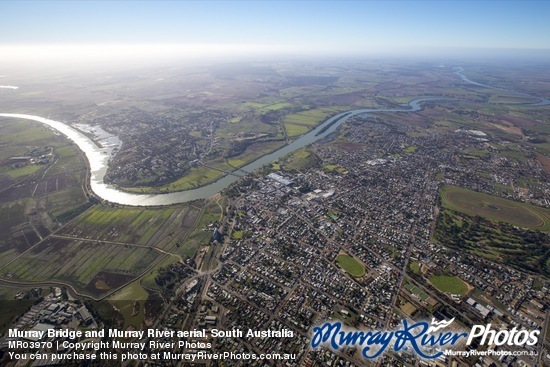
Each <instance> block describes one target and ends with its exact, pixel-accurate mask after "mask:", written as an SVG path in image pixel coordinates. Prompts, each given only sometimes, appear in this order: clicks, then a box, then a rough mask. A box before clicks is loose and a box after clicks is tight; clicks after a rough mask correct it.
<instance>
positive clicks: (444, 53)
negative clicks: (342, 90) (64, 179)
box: [0, 1, 550, 68]
mask: <svg viewBox="0 0 550 367" xmlns="http://www.w3.org/2000/svg"><path fill="white" fill-rule="evenodd" d="M0 11H1V13H2V14H3V21H2V24H1V25H0V52H1V54H2V61H1V64H0V66H3V67H8V65H9V64H12V65H13V64H15V65H16V66H17V67H19V68H20V67H22V66H23V67H31V66H37V65H41V66H46V67H51V65H53V64H57V65H60V64H64V65H66V64H71V65H79V64H80V65H82V64H88V65H94V66H98V63H100V64H105V65H108V64H111V63H116V62H123V63H126V64H127V63H128V61H131V62H132V65H136V64H139V63H145V62H150V61H153V60H156V61H161V60H165V59H175V58H176V59H182V60H196V59H198V58H210V59H219V58H221V57H226V58H237V57H243V56H249V55H269V56H273V55H278V56H280V55H290V56H310V55H322V56H325V57H326V56H327V55H330V56H334V57H349V56H363V57H364V56H375V57H377V56H407V57H409V56H438V57H454V56H456V55H461V56H463V57H472V56H488V55H496V53H499V55H502V54H503V53H505V54H507V55H514V56H516V57H527V58H531V57H536V58H538V59H543V60H548V59H549V54H550V51H549V50H550V40H549V38H548V37H547V36H548V34H549V25H548V21H547V20H548V19H547V14H549V13H550V3H549V2H546V1H504V2H498V3H497V2H494V1H485V2H483V1H466V2H464V1H438V2H435V1H413V2H410V1H390V2H387V1H338V2H336V1H319V2H314V1H267V2H259V1H258V2H253V1H166V2H159V1H155V2H149V1H135V2H133V1H97V2H96V1H88V2H78V1H77V2H67V1H40V2H36V1H24V2H20V1H3V2H1V3H0Z"/></svg>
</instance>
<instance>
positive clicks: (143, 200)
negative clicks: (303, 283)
mask: <svg viewBox="0 0 550 367" xmlns="http://www.w3.org/2000/svg"><path fill="white" fill-rule="evenodd" d="M462 71H463V70H462V68H459V69H458V71H456V74H457V75H458V76H460V77H461V78H462V80H464V81H466V82H468V83H472V84H475V85H479V86H483V87H487V88H492V89H501V88H495V87H490V86H486V85H483V84H480V83H476V82H473V81H471V80H469V79H468V78H467V77H466V76H464V74H462ZM501 90H504V89H501ZM507 91H508V90H507ZM515 93H518V94H521V95H525V96H527V95H526V94H524V93H519V92H515ZM533 98H537V97H533ZM538 99H539V102H538V103H536V104H532V105H534V106H539V105H547V104H550V101H549V100H546V99H543V98H538ZM437 100H453V99H452V98H443V97H433V98H421V99H415V100H413V101H411V102H409V103H408V108H403V109H357V110H351V111H345V112H341V113H339V114H337V115H335V116H332V117H331V118H329V119H327V120H326V121H324V122H323V123H322V124H321V125H319V126H317V127H316V128H315V129H313V130H311V131H310V132H308V133H307V134H304V135H302V136H300V137H299V138H298V139H296V140H294V141H293V142H291V143H289V144H288V145H285V146H284V147H282V148H280V149H278V150H276V151H274V152H272V153H270V154H267V155H264V156H262V157H260V158H258V159H256V160H255V161H253V162H251V163H249V164H247V165H246V166H244V167H242V168H241V170H244V171H246V172H252V171H254V170H257V169H258V168H261V167H262V166H264V165H266V164H269V163H270V162H273V161H276V160H277V159H279V158H281V157H283V156H285V155H287V154H289V153H291V152H293V151H295V150H297V149H300V148H302V147H305V146H307V145H309V144H311V143H313V142H315V141H317V140H320V139H322V138H324V137H326V136H327V135H329V134H330V133H332V132H333V131H334V130H336V129H337V128H338V127H339V126H340V125H341V124H343V123H344V122H345V121H347V120H348V119H349V118H350V117H352V116H356V115H364V114H368V113H374V112H415V111H419V110H420V109H421V104H422V103H423V102H429V101H437ZM0 117H11V118H21V119H27V120H33V121H37V122H41V123H43V124H46V125H48V126H50V127H52V128H53V129H55V130H57V131H59V132H60V133H62V134H64V135H65V136H67V137H68V138H69V139H70V140H72V141H73V142H74V143H75V144H76V145H78V147H79V148H80V149H81V150H82V151H83V152H84V154H85V155H86V157H87V159H88V162H89V165H90V188H91V190H92V191H93V192H94V194H95V195H97V196H98V197H100V198H102V199H104V200H107V201H110V202H112V203H117V204H123V205H132V206H158V205H171V204H179V203H185V202H189V201H192V200H197V199H206V198H209V197H212V196H214V195H215V194H217V193H219V192H220V191H222V190H223V189H225V188H226V187H228V186H229V185H231V184H232V183H233V182H235V181H237V180H238V179H239V177H237V176H235V175H225V176H223V177H222V178H220V179H219V180H217V181H215V182H212V183H210V184H208V185H206V186H202V187H200V188H197V189H193V190H187V191H180V192H172V193H166V194H137V193H128V192H123V191H120V190H118V189H117V188H116V187H115V186H113V185H110V184H107V183H105V182H104V180H103V179H104V177H105V174H106V172H107V166H108V163H109V157H110V156H111V153H112V146H110V145H104V146H98V145H96V144H95V143H94V142H93V141H92V140H91V139H90V138H88V137H87V136H86V135H84V134H83V133H81V132H80V131H78V130H76V129H74V128H72V127H71V126H69V125H67V124H64V123H62V122H59V121H55V120H51V119H47V118H44V117H40V116H34V115H26V114H13V113H0ZM335 120H337V121H336V122H334V121H335ZM331 124H332V125H331ZM326 126H330V127H329V128H327V129H326V130H324V131H323V132H320V131H322V130H323V129H324V128H325V127H326Z"/></svg>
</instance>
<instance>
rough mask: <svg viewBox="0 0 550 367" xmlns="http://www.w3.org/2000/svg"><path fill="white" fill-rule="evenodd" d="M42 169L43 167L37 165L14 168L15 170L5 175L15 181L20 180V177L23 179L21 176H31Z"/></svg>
mask: <svg viewBox="0 0 550 367" xmlns="http://www.w3.org/2000/svg"><path fill="white" fill-rule="evenodd" d="M42 167H43V166H39V165H30V166H25V167H20V168H15V169H12V170H9V171H7V172H5V173H6V174H7V175H8V176H10V177H11V178H13V179H17V178H20V177H23V176H28V175H30V174H33V173H35V172H36V171H38V170H39V169H40V168H42Z"/></svg>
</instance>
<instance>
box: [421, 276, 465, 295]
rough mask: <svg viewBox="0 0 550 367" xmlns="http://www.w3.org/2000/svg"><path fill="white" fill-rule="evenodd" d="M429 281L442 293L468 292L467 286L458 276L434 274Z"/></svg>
mask: <svg viewBox="0 0 550 367" xmlns="http://www.w3.org/2000/svg"><path fill="white" fill-rule="evenodd" d="M430 283H432V284H433V286H434V287H436V288H437V289H438V290H440V291H441V292H444V293H451V294H460V295H461V296H463V295H465V294H466V293H468V286H467V285H466V284H465V283H464V282H463V281H462V280H460V279H459V278H457V277H453V276H447V275H436V276H433V277H431V278H430Z"/></svg>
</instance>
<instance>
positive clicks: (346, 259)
mask: <svg viewBox="0 0 550 367" xmlns="http://www.w3.org/2000/svg"><path fill="white" fill-rule="evenodd" d="M336 262H337V263H338V265H340V267H341V268H342V269H344V270H345V271H346V272H347V273H348V274H349V275H351V276H354V277H356V278H359V277H362V276H363V275H365V267H364V266H363V264H361V263H360V262H359V261H357V260H355V259H354V258H353V257H351V256H349V255H345V254H340V255H338V257H337V258H336Z"/></svg>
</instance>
